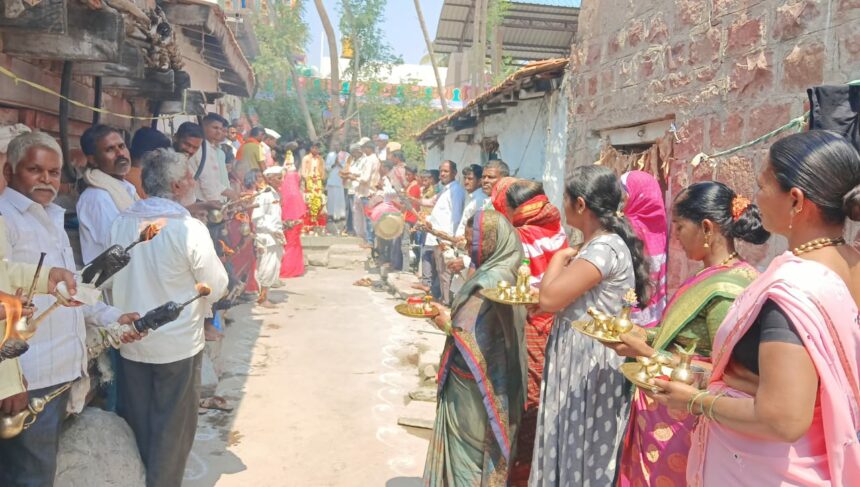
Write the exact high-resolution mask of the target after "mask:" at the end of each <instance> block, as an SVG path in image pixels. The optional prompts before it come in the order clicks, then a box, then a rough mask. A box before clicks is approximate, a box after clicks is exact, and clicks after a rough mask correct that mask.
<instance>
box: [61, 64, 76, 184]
mask: <svg viewBox="0 0 860 487" xmlns="http://www.w3.org/2000/svg"><path fill="white" fill-rule="evenodd" d="M71 91H72V62H71V61H63V73H62V75H61V78H60V95H61V96H60V110H59V111H60V114H59V115H60V149H61V150H62V151H63V179H64V180H65V182H67V183H73V182H75V180H76V179H77V176H76V175H75V171H74V169H72V160H71V158H70V155H69V101H68V98H69V94H70V93H71Z"/></svg>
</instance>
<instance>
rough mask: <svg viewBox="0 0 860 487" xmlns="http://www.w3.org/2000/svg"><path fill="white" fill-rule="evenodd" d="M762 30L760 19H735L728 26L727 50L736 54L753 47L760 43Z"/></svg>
mask: <svg viewBox="0 0 860 487" xmlns="http://www.w3.org/2000/svg"><path fill="white" fill-rule="evenodd" d="M762 32H763V27H762V21H761V19H758V18H752V19H746V18H741V19H738V20H736V21H735V22H733V23H732V25H730V26H729V31H728V43H727V45H726V50H727V52H728V53H730V54H731V53H735V54H737V53H742V52H747V51H750V50H752V49H755V48H756V47H758V46H759V45H760V44H761V40H762Z"/></svg>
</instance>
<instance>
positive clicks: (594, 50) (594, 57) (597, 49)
mask: <svg viewBox="0 0 860 487" xmlns="http://www.w3.org/2000/svg"><path fill="white" fill-rule="evenodd" d="M601 47H602V46H601V45H600V43H598V42H592V43H591V44H589V46H588V58H587V61H586V62H587V63H588V65H589V66H595V65H597V64H598V63H599V62H600V53H601Z"/></svg>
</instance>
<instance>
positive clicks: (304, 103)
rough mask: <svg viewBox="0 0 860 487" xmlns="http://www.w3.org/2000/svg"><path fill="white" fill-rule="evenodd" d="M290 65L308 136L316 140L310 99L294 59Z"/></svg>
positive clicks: (291, 76)
mask: <svg viewBox="0 0 860 487" xmlns="http://www.w3.org/2000/svg"><path fill="white" fill-rule="evenodd" d="M289 65H290V78H291V79H292V80H293V86H295V87H296V98H298V100H299V111H300V112H302V118H304V119H305V126H306V127H307V129H308V138H309V139H310V140H313V141H315V140H316V139H317V129H316V127H314V119H313V118H311V111H310V110H309V109H308V100H307V99H306V98H305V89H304V88H302V85H301V84H300V83H299V75H298V73H296V67H295V66H293V63H292V61H290V62H289Z"/></svg>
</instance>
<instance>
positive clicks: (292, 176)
mask: <svg viewBox="0 0 860 487" xmlns="http://www.w3.org/2000/svg"><path fill="white" fill-rule="evenodd" d="M284 168H285V169H286V173H284V180H283V182H282V183H281V218H283V219H284V222H286V223H285V224H284V236H285V237H286V238H287V243H286V244H284V257H283V258H282V259H281V276H280V277H281V279H287V278H290V277H299V276H302V275H303V274H304V273H305V256H304V252H303V251H302V219H303V218H304V216H305V213H307V206H305V199H304V197H303V196H302V190H301V176H300V175H299V173H298V172H297V171H296V166H295V165H294V164H293V163H292V162H291V161H290V160H289V159H288V160H287V161H286V164H285V165H284Z"/></svg>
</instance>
